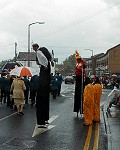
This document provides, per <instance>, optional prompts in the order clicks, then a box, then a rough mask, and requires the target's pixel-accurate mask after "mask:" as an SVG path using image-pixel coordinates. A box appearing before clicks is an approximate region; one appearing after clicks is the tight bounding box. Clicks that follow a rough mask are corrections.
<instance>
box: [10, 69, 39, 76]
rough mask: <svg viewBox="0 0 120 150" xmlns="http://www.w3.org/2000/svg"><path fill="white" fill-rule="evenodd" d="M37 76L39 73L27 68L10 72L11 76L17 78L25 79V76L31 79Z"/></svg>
mask: <svg viewBox="0 0 120 150" xmlns="http://www.w3.org/2000/svg"><path fill="white" fill-rule="evenodd" d="M37 74H38V73H37V71H36V70H35V69H34V68H32V67H26V66H23V67H17V68H14V69H13V70H11V72H10V75H15V76H20V77H23V76H29V77H31V76H34V75H37Z"/></svg>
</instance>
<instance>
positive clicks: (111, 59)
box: [86, 44, 120, 76]
mask: <svg viewBox="0 0 120 150" xmlns="http://www.w3.org/2000/svg"><path fill="white" fill-rule="evenodd" d="M86 64H87V69H86V70H87V72H92V73H93V74H96V75H98V76H102V75H105V74H109V75H112V74H117V75H119V74H120V67H119V66H120V44H118V45H116V46H114V47H112V48H110V49H108V50H107V52H106V53H105V54H104V53H100V54H97V55H94V56H91V58H89V60H87V61H86Z"/></svg>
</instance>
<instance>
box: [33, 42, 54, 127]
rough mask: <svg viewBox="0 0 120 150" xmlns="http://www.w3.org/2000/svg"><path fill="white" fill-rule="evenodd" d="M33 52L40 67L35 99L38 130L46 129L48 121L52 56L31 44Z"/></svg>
mask: <svg viewBox="0 0 120 150" xmlns="http://www.w3.org/2000/svg"><path fill="white" fill-rule="evenodd" d="M32 46H33V50H34V51H35V52H36V56H37V57H36V62H37V64H38V65H40V75H39V82H38V91H37V97H36V116H37V124H38V127H39V128H46V127H47V126H46V123H48V120H49V98H50V61H51V64H52V65H53V62H52V56H51V54H50V52H49V51H48V49H47V48H45V47H41V48H39V45H38V44H33V45H32Z"/></svg>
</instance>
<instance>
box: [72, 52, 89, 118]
mask: <svg viewBox="0 0 120 150" xmlns="http://www.w3.org/2000/svg"><path fill="white" fill-rule="evenodd" d="M75 58H76V68H75V70H76V83H75V96H74V112H77V116H78V113H79V112H80V114H81V115H82V114H83V89H84V76H85V67H86V65H85V62H84V60H83V59H82V58H81V56H80V54H79V53H78V51H76V52H75Z"/></svg>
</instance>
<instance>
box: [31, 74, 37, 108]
mask: <svg viewBox="0 0 120 150" xmlns="http://www.w3.org/2000/svg"><path fill="white" fill-rule="evenodd" d="M38 83H39V76H38V75H34V76H32V77H31V79H30V98H31V108H32V107H34V105H35V103H36V96H37V89H38Z"/></svg>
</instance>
